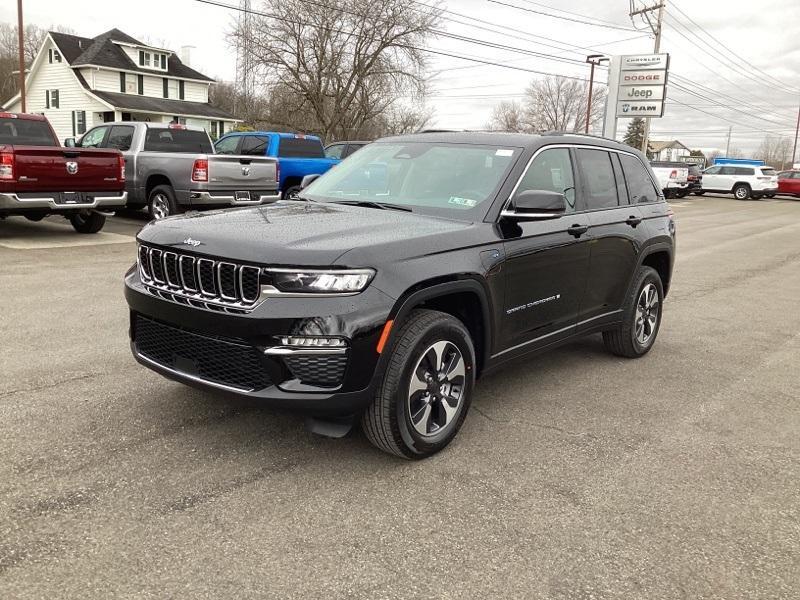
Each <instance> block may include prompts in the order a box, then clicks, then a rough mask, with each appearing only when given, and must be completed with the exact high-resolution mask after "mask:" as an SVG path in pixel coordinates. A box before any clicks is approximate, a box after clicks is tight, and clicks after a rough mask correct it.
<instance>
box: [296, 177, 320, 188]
mask: <svg viewBox="0 0 800 600" xmlns="http://www.w3.org/2000/svg"><path fill="white" fill-rule="evenodd" d="M320 177H322V175H320V174H319V173H312V174H311V175H306V176H305V177H303V179H301V180H300V189H301V190H304V189H306V188H307V187H308V186H310V185H311V184H312V183H314V182H315V181H316V180H317V179H319V178H320Z"/></svg>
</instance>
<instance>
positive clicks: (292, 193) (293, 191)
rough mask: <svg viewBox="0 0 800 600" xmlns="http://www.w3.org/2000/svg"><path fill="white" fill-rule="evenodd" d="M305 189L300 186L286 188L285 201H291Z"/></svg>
mask: <svg viewBox="0 0 800 600" xmlns="http://www.w3.org/2000/svg"><path fill="white" fill-rule="evenodd" d="M301 189H303V188H301V187H300V186H299V185H293V186H291V187H288V188H286V190H285V191H284V192H283V199H284V200H291V199H293V198H295V197H296V196H297V194H299V193H300V190H301Z"/></svg>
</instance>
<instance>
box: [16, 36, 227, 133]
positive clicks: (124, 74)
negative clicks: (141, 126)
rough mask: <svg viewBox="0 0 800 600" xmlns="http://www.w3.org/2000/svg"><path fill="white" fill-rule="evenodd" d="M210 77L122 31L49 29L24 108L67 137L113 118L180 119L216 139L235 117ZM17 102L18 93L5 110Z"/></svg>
mask: <svg viewBox="0 0 800 600" xmlns="http://www.w3.org/2000/svg"><path fill="white" fill-rule="evenodd" d="M212 83H214V80H213V79H211V78H210V77H207V76H205V75H203V74H202V73H199V72H198V71H195V70H194V69H192V68H191V67H189V66H188V65H187V64H184V62H182V61H181V59H180V58H179V57H178V55H177V54H175V53H174V52H172V51H171V50H167V49H165V48H155V47H153V46H150V45H148V44H143V43H142V42H139V41H138V40H136V39H134V38H132V37H131V36H129V35H127V34H126V33H124V32H122V31H120V30H119V29H112V30H111V31H107V32H106V33H103V34H101V35H99V36H97V37H96V38H84V37H80V36H76V35H69V34H65V33H58V32H53V31H51V32H50V33H49V34H48V35H47V37H46V38H45V41H44V43H43V44H42V47H41V49H40V50H39V53H38V54H37V55H36V58H35V59H34V61H33V63H32V65H31V67H30V71H29V73H28V76H27V79H26V89H27V94H26V105H27V106H26V109H27V111H28V112H31V113H41V114H43V115H45V116H46V117H47V118H48V120H49V121H50V123H51V124H52V125H53V128H54V129H55V130H56V134H57V135H58V137H59V139H62V140H63V139H64V138H67V137H74V136H80V135H82V134H83V133H85V132H86V131H87V130H88V129H90V128H92V127H94V126H95V125H99V124H100V123H105V122H109V121H149V122H156V123H169V122H179V123H184V124H187V125H195V126H199V127H203V128H205V129H206V130H207V131H208V132H209V133H210V134H211V135H212V136H213V137H218V136H220V135H222V134H223V133H225V132H226V131H229V130H230V129H231V128H232V127H233V125H234V124H235V123H236V118H235V117H234V116H233V115H231V114H230V113H228V112H227V111H224V110H221V109H219V108H215V107H213V106H211V105H210V104H209V103H208V88H209V87H210V85H211V84H212ZM20 104H21V103H20V98H19V94H17V95H16V96H14V97H13V98H12V99H11V100H9V101H8V102H6V104H5V105H4V107H3V109H4V110H7V111H9V112H20V111H21V105H20Z"/></svg>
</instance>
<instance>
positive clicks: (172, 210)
mask: <svg viewBox="0 0 800 600" xmlns="http://www.w3.org/2000/svg"><path fill="white" fill-rule="evenodd" d="M147 212H148V213H150V218H151V219H152V220H153V221H160V220H161V219H166V218H167V217H170V216H172V215H179V214H181V213H182V212H183V210H182V209H181V207H180V206H179V205H178V202H177V200H175V190H173V189H172V186H169V185H157V186H156V187H154V188H153V189H152V190H151V192H150V196H148V198H147Z"/></svg>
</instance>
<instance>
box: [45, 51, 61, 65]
mask: <svg viewBox="0 0 800 600" xmlns="http://www.w3.org/2000/svg"><path fill="white" fill-rule="evenodd" d="M47 59H48V61H49V62H51V63H54V62H58V63H60V62H61V53H60V52H59V51H58V50H56V49H55V48H50V49H49V50H48V51H47Z"/></svg>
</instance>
